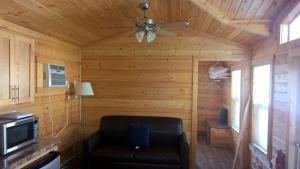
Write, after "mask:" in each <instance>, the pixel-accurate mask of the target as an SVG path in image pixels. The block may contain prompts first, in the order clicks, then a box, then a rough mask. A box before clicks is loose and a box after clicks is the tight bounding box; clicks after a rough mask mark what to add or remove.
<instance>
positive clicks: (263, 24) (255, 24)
mask: <svg viewBox="0 0 300 169" xmlns="http://www.w3.org/2000/svg"><path fill="white" fill-rule="evenodd" d="M190 1H191V2H192V3H193V4H195V5H197V6H198V7H199V8H201V9H202V10H203V11H205V12H206V13H207V14H208V15H210V16H211V17H213V18H214V19H216V20H217V21H219V22H220V23H222V24H225V25H227V26H230V27H233V28H236V29H240V30H243V31H247V32H249V33H252V34H256V35H260V36H265V37H269V36H270V35H271V32H270V23H271V21H270V20H252V19H250V20H232V19H229V18H227V17H226V16H225V15H224V14H223V13H222V12H220V11H219V10H218V9H216V8H215V7H213V6H212V5H210V4H209V3H208V2H206V1H205V0H190Z"/></svg>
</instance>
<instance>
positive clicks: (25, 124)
mask: <svg viewBox="0 0 300 169" xmlns="http://www.w3.org/2000/svg"><path fill="white" fill-rule="evenodd" d="M35 125H36V123H35V121H34V120H32V119H28V120H23V121H18V122H14V123H12V124H7V125H6V129H5V130H6V131H5V133H6V134H5V137H6V138H5V141H6V151H7V152H6V153H10V152H12V151H14V150H17V149H20V148H22V147H25V146H27V145H29V144H31V143H33V142H36V140H37V134H36V131H35V129H36V126H35Z"/></svg>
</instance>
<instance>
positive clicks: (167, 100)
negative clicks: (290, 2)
mask: <svg viewBox="0 0 300 169" xmlns="http://www.w3.org/2000/svg"><path fill="white" fill-rule="evenodd" d="M248 54H249V53H248V49H246V48H243V47H240V46H237V45H234V44H230V43H225V42H223V41H218V40H216V39H211V38H208V37H201V36H200V37H174V38H170V37H168V38H162V37H158V38H157V39H156V40H155V42H154V43H153V44H145V43H137V42H136V40H135V39H134V38H131V37H130V38H129V37H128V36H126V37H118V38H117V39H113V40H111V39H110V40H107V41H103V42H99V43H96V44H92V45H90V46H87V47H85V48H83V51H82V80H83V81H91V82H92V85H93V86H94V88H95V93H96V96H95V97H91V98H86V100H85V104H84V105H85V106H84V111H85V112H86V113H85V118H84V119H85V131H86V135H89V134H90V133H92V132H94V131H96V130H97V129H98V128H99V120H100V118H101V117H102V116H104V115H117V114H118V115H119V114H121V115H140V116H143V115H146V116H170V117H179V118H181V119H182V120H183V121H184V130H185V131H186V132H187V134H188V137H189V139H190V135H191V111H192V110H191V108H192V73H193V72H192V66H193V61H192V58H193V57H197V59H199V60H201V61H216V60H222V59H224V60H232V59H233V60H237V59H239V60H241V59H245V58H247V57H248V56H249V55H248ZM195 134H196V133H195Z"/></svg>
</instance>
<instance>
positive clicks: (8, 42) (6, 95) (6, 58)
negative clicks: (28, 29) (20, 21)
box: [0, 32, 14, 105]
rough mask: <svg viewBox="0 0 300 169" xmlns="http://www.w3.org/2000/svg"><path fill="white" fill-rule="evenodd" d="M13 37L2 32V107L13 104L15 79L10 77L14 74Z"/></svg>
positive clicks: (0, 93)
mask: <svg viewBox="0 0 300 169" xmlns="http://www.w3.org/2000/svg"><path fill="white" fill-rule="evenodd" d="M13 44H14V42H13V36H12V35H11V34H9V33H6V32H0V73H1V80H0V105H7V104H10V103H12V99H13V97H14V96H13V94H12V88H13V86H12V84H13V83H14V78H13V77H11V76H10V74H11V72H13V66H12V64H11V62H12V60H13V59H12V58H11V56H13V53H14V52H13Z"/></svg>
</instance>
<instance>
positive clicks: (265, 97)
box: [252, 64, 271, 153]
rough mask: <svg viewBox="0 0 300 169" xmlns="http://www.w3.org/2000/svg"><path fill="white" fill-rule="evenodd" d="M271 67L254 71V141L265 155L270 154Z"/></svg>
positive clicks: (260, 67) (266, 66) (259, 67)
mask: <svg viewBox="0 0 300 169" xmlns="http://www.w3.org/2000/svg"><path fill="white" fill-rule="evenodd" d="M270 85H271V65H269V64H268V65H263V66H255V67H254V69H253V95H252V97H253V98H252V139H253V143H254V144H255V145H256V146H257V147H258V148H259V149H260V150H262V151H263V152H264V153H267V152H268V129H269V102H270Z"/></svg>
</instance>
